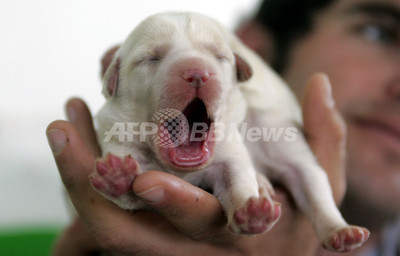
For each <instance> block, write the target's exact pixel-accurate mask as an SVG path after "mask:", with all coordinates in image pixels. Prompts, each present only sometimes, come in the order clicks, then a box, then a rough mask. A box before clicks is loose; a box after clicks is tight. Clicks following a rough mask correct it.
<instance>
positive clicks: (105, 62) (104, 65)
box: [101, 45, 120, 78]
mask: <svg viewBox="0 0 400 256" xmlns="http://www.w3.org/2000/svg"><path fill="white" fill-rule="evenodd" d="M119 47H120V45H115V46H113V47H111V48H110V49H108V50H107V51H106V53H105V54H104V55H103V57H102V58H101V78H103V77H104V75H105V74H106V71H107V69H108V67H109V66H110V64H111V62H112V60H113V59H114V55H115V53H116V52H117V50H118V49H119Z"/></svg>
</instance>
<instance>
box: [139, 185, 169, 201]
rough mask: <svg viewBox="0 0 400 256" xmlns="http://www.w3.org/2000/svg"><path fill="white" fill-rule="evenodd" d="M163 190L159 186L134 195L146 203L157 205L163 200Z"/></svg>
mask: <svg viewBox="0 0 400 256" xmlns="http://www.w3.org/2000/svg"><path fill="white" fill-rule="evenodd" d="M164 194H165V193H164V189H163V188H162V187H161V186H156V187H152V188H150V189H148V190H146V191H143V192H140V193H137V194H136V195H137V196H138V197H140V198H142V199H143V200H145V201H146V202H147V203H153V204H155V203H159V202H161V200H163V199H164Z"/></svg>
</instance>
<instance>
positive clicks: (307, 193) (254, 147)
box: [97, 13, 348, 247]
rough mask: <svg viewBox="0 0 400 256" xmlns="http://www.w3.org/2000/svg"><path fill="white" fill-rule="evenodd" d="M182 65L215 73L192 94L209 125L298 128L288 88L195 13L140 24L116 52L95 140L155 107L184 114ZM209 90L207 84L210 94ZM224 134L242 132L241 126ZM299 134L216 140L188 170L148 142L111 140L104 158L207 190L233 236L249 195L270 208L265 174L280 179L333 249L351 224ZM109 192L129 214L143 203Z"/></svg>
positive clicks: (188, 91) (295, 106) (221, 30)
mask: <svg viewBox="0 0 400 256" xmlns="http://www.w3.org/2000/svg"><path fill="white" fill-rule="evenodd" d="M235 54H236V55H239V56H241V57H242V58H243V59H244V60H245V61H246V62H247V63H248V64H249V65H250V66H251V68H252V70H253V72H252V73H253V75H252V77H251V78H250V79H249V80H247V81H243V82H238V78H237V73H236V68H235ZM193 63H194V64H193ZM188 65H189V66H190V65H194V66H196V65H197V66H200V67H201V68H202V69H207V70H209V71H211V72H212V76H210V80H209V81H207V83H208V84H207V85H205V86H204V91H200V90H197V92H196V93H198V94H199V95H197V97H200V98H201V99H202V100H203V102H204V104H205V105H206V107H207V111H208V113H209V115H210V116H211V117H212V119H213V121H214V122H222V123H225V124H227V126H229V124H231V123H247V127H263V128H267V129H268V128H271V129H275V128H287V127H300V126H301V122H302V121H301V113H300V107H299V105H298V103H297V101H296V99H295V97H294V96H293V94H292V93H291V91H290V90H289V89H288V87H287V86H286V85H285V83H284V82H283V81H282V80H281V79H280V78H279V77H278V76H277V75H276V74H275V73H274V72H273V71H272V70H271V69H270V68H269V67H268V66H267V65H266V64H265V63H264V62H263V61H262V60H261V59H260V58H259V57H258V56H257V55H256V54H254V53H253V52H252V51H251V50H249V49H248V48H247V47H245V46H244V45H243V44H242V43H241V42H240V41H239V40H238V39H237V38H236V37H235V36H234V35H233V34H232V33H231V32H229V31H227V30H226V29H224V28H223V27H222V26H220V25H219V23H217V22H215V21H214V20H212V19H210V18H208V17H205V16H202V15H199V14H194V13H181V14H176V13H174V14H170V13H168V14H158V15H154V16H152V17H150V18H148V19H146V20H145V21H144V22H142V23H141V24H140V25H139V26H138V27H137V28H136V29H135V30H134V31H133V32H132V33H131V34H130V35H129V37H128V38H127V39H126V41H125V42H124V43H123V44H122V46H121V47H120V49H119V50H118V51H117V52H116V54H115V56H114V59H113V62H112V64H111V66H110V67H109V68H108V71H107V73H106V75H105V78H104V81H105V87H104V88H105V89H104V94H105V95H106V97H107V98H108V100H107V102H106V104H105V106H104V107H103V108H102V110H101V111H100V112H99V113H98V115H97V124H98V136H99V141H100V142H103V139H104V134H105V132H107V131H110V130H111V128H112V126H113V125H114V123H117V122H148V121H149V120H150V117H151V116H152V115H153V114H154V113H156V112H157V111H159V110H161V109H164V108H175V109H178V110H182V109H184V107H185V106H186V105H187V104H188V103H189V102H190V100H192V99H193V95H192V94H191V93H192V91H191V90H192V89H191V88H189V86H187V87H186V85H184V84H183V82H182V81H178V80H179V78H177V77H179V75H177V73H176V72H178V71H179V70H184V69H185V68H187V66H188ZM117 66H118V68H119V77H118V78H117V79H119V80H118V87H117V88H111V89H110V88H109V87H108V86H109V80H110V79H111V78H110V77H111V76H112V72H113V70H114V71H115V68H116V67H117ZM192 68H194V67H192ZM207 86H209V87H210V88H208V89H206V87H207ZM211 87H213V88H211ZM189 94H190V95H189ZM188 95H189V96H188ZM226 132H230V133H232V134H231V135H240V132H239V130H238V129H230V130H229V131H226ZM296 135H297V139H295V140H293V141H290V142H287V141H285V140H284V139H280V140H278V141H260V142H257V143H254V142H249V141H248V140H245V142H244V143H243V141H241V140H240V139H239V137H240V136H231V137H230V138H231V139H232V138H236V139H234V140H228V139H225V140H222V141H216V142H215V146H214V151H213V156H212V158H210V159H209V160H208V161H207V163H205V164H204V165H202V166H200V167H199V168H191V169H190V170H185V169H182V168H176V167H175V166H174V165H172V164H171V163H168V162H167V161H165V158H164V157H163V156H162V155H160V152H159V149H158V148H157V145H155V143H154V141H152V140H151V139H148V140H146V142H140V141H139V140H135V141H134V142H120V141H118V137H114V138H112V140H111V141H110V142H107V143H102V145H101V146H102V149H103V153H104V155H105V154H107V153H108V152H110V153H112V154H115V155H117V156H120V157H124V156H126V155H131V156H133V157H134V158H135V159H136V160H137V162H138V164H139V166H140V168H141V172H144V171H147V170H164V171H167V172H170V173H173V174H174V175H177V176H179V177H181V178H183V179H185V180H187V181H189V182H190V183H192V184H194V185H197V186H202V187H207V188H211V189H212V190H213V193H214V195H215V196H216V197H217V198H218V199H219V200H220V201H221V203H222V205H223V206H224V208H225V211H226V213H227V217H228V222H229V223H230V224H231V227H232V228H233V229H234V230H236V231H237V225H235V223H234V220H233V218H234V214H235V212H236V211H237V210H238V209H240V208H241V207H243V206H244V205H245V204H246V202H247V201H248V200H249V198H259V197H260V196H264V197H266V198H267V199H268V200H269V201H270V203H271V207H272V208H273V207H274V204H273V203H272V200H271V197H270V195H271V193H273V191H272V188H271V186H270V185H269V183H268V181H267V180H265V179H264V178H263V177H269V178H270V179H273V180H277V181H279V182H281V183H282V184H284V185H285V186H286V187H287V188H288V189H289V190H290V192H291V194H292V196H293V197H294V199H295V200H296V202H297V205H298V206H299V207H300V208H301V210H303V211H304V212H305V214H306V215H307V216H308V217H309V219H310V221H311V222H312V224H313V226H314V228H315V230H316V233H317V235H318V237H319V238H320V240H321V241H323V242H324V243H325V246H326V247H329V246H330V245H329V244H328V243H329V242H327V240H329V236H331V234H332V233H333V232H335V231H337V230H340V229H343V228H346V227H348V224H347V223H346V222H345V221H344V219H343V218H342V216H341V214H340V213H339V211H338V209H337V208H336V206H335V203H334V200H333V197H332V192H331V189H330V185H329V182H328V179H327V176H326V174H325V172H324V170H322V169H321V167H320V166H319V165H318V163H317V162H316V159H315V157H314V155H313V154H312V152H311V150H310V148H309V146H308V145H307V143H306V141H305V139H304V137H303V135H302V134H301V133H300V129H299V133H297V134H296ZM225 137H229V136H225ZM259 174H262V175H259ZM260 179H261V181H260ZM260 188H261V191H263V194H262V195H260V193H259V191H260V190H259V189H260ZM105 196H107V197H108V198H110V199H112V200H113V201H114V202H116V203H117V204H118V205H120V206H121V207H123V208H125V209H137V208H140V207H142V205H141V204H140V202H138V201H132V200H131V198H129V197H130V196H125V197H123V196H122V197H118V198H114V197H110V196H109V195H105ZM272 225H273V223H272ZM272 225H271V226H272Z"/></svg>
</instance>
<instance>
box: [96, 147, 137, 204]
mask: <svg viewBox="0 0 400 256" xmlns="http://www.w3.org/2000/svg"><path fill="white" fill-rule="evenodd" d="M138 174H139V170H138V165H137V163H136V161H135V159H133V158H132V157H131V156H130V155H128V156H126V157H124V158H123V159H121V158H119V157H118V156H115V155H112V154H107V156H106V158H105V159H97V160H96V163H95V170H94V172H93V173H92V174H91V175H90V177H89V179H90V182H91V183H92V185H93V187H94V188H95V189H97V190H98V191H99V192H101V193H103V194H105V195H108V196H111V197H119V196H121V195H123V194H126V193H128V192H131V191H132V183H133V180H134V179H135V177H136V176H137V175H138Z"/></svg>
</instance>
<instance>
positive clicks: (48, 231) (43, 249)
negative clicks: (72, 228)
mask: <svg viewBox="0 0 400 256" xmlns="http://www.w3.org/2000/svg"><path fill="white" fill-rule="evenodd" d="M60 232H61V228H60V227H23V228H22V227H18V228H8V229H3V230H0V255H1V256H48V255H50V252H51V248H52V245H53V243H54V241H55V239H56V238H57V236H58V234H59V233H60ZM71 256H72V255H71Z"/></svg>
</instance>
